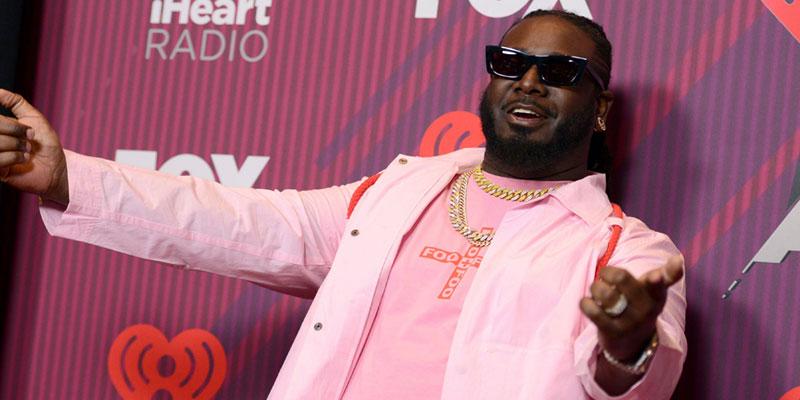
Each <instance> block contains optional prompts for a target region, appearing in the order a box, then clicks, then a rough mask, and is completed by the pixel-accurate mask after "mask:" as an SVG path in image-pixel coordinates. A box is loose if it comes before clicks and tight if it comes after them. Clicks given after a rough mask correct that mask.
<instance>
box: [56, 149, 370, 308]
mask: <svg viewBox="0 0 800 400" xmlns="http://www.w3.org/2000/svg"><path fill="white" fill-rule="evenodd" d="M65 153H66V157H67V171H68V179H69V195H70V202H69V205H68V206H67V207H66V208H65V207H63V206H61V205H58V204H54V203H50V202H43V203H42V204H41V206H40V213H41V216H42V220H43V221H44V224H45V227H46V228H47V231H48V232H49V233H50V234H51V235H54V236H59V237H64V238H68V239H73V240H78V241H82V242H86V243H90V244H94V245H97V246H101V247H105V248H108V249H111V250H116V251H119V252H122V253H125V254H130V255H134V256H137V257H141V258H146V259H150V260H154V261H160V262H165V263H169V264H175V265H178V266H182V267H184V268H186V269H193V270H200V271H206V272H211V273H215V274H219V275H224V276H228V277H234V278H241V279H245V280H248V281H251V282H254V283H257V284H259V285H262V286H266V287H268V288H271V289H274V290H278V291H281V292H284V293H288V294H292V295H298V296H303V297H311V296H313V294H314V293H315V292H316V290H317V288H318V287H319V285H320V284H321V282H322V280H323V279H324V277H325V275H326V274H327V272H328V270H329V269H330V265H331V263H332V262H333V258H334V255H335V253H336V250H337V248H338V244H339V241H340V239H341V236H342V232H343V230H344V225H345V222H346V212H347V205H348V202H349V201H350V197H351V195H352V193H353V191H354V190H355V189H356V187H357V186H358V184H359V183H358V182H356V183H352V184H349V185H345V186H335V187H331V188H327V189H320V190H309V191H296V190H284V191H276V190H261V189H249V188H227V187H224V186H222V185H220V184H218V183H216V182H212V181H207V180H202V179H198V178H193V177H189V176H172V175H167V174H163V173H159V172H155V171H149V170H144V169H139V168H134V167H128V166H123V165H120V164H117V163H115V162H112V161H108V160H103V159H99V158H94V157H88V156H84V155H80V154H77V153H74V152H70V151H66V152H65Z"/></svg>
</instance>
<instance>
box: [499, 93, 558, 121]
mask: <svg viewBox="0 0 800 400" xmlns="http://www.w3.org/2000/svg"><path fill="white" fill-rule="evenodd" d="M514 106H525V107H530V108H533V109H536V110H537V111H539V112H541V113H542V114H544V115H545V116H547V117H551V118H552V117H555V112H554V111H553V110H552V109H550V107H548V106H546V105H544V104H542V103H541V102H539V101H536V100H535V99H534V97H533V96H531V95H527V94H526V95H523V96H522V97H520V98H517V99H514V100H511V101H509V102H508V103H506V104H505V107H504V109H505V110H509V109H510V108H511V107H514Z"/></svg>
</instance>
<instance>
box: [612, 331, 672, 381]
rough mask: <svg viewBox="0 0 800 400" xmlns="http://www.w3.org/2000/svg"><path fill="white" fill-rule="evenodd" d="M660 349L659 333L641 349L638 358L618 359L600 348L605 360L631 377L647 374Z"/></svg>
mask: <svg viewBox="0 0 800 400" xmlns="http://www.w3.org/2000/svg"><path fill="white" fill-rule="evenodd" d="M657 349H658V333H657V332H656V333H654V334H653V335H652V337H651V338H650V340H649V341H648V342H647V345H646V346H645V347H644V348H643V349H641V350H640V351H639V352H638V353H637V354H636V356H634V357H630V358H626V359H618V358H617V357H614V355H612V354H611V353H610V352H609V351H608V350H606V349H603V348H600V352H601V354H602V356H603V358H605V360H606V361H607V362H608V363H609V364H611V365H612V366H613V367H615V368H616V369H618V370H620V371H622V372H625V373H627V374H629V375H634V376H640V375H644V373H645V372H647V367H648V366H649V365H650V362H651V361H652V359H653V357H654V356H655V352H656V350H657Z"/></svg>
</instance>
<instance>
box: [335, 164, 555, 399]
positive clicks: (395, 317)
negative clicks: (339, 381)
mask: <svg viewBox="0 0 800 400" xmlns="http://www.w3.org/2000/svg"><path fill="white" fill-rule="evenodd" d="M484 175H485V176H486V177H487V178H489V180H490V181H492V182H494V183H496V184H498V185H500V186H502V187H505V188H509V189H541V188H547V187H551V186H554V185H560V184H564V183H565V182H552V181H529V180H520V179H511V178H503V177H499V176H495V175H491V174H488V173H486V172H484ZM457 178H458V175H456V178H455V179H457ZM455 179H454V180H453V182H451V183H450V185H449V186H448V188H447V189H446V190H444V191H442V192H441V193H439V195H438V196H437V197H436V199H435V200H434V201H433V202H431V204H430V206H428V208H427V209H426V210H425V212H424V213H423V214H422V216H421V217H420V219H419V220H418V221H417V223H416V225H415V226H414V228H413V229H412V230H411V232H410V233H409V234H408V236H407V237H406V238H405V240H404V241H403V243H402V244H401V246H400V249H399V252H398V255H397V258H396V260H395V263H394V266H393V267H392V271H391V273H390V275H389V280H388V282H387V284H386V290H385V292H384V295H383V298H382V299H381V302H380V304H379V306H378V310H377V314H376V317H375V320H374V322H373V324H372V326H371V328H370V330H369V333H368V336H367V339H366V342H365V344H364V348H363V350H362V352H361V355H360V356H359V359H358V362H357V363H356V367H355V370H354V371H353V375H352V377H351V379H350V381H349V383H348V385H347V389H346V391H345V394H344V398H345V399H347V400H367V399H387V400H388V399H404V400H405V399H439V398H440V397H441V391H442V383H443V380H444V372H445V366H446V365H447V358H448V355H449V352H450V344H451V342H452V339H453V333H454V332H455V328H456V322H457V321H458V317H459V314H460V313H461V306H462V305H463V303H464V298H465V296H466V294H467V291H468V290H469V287H470V284H471V283H472V279H473V277H474V276H475V271H476V269H477V268H480V264H481V260H482V258H483V254H484V253H485V251H486V247H483V248H480V247H477V246H473V245H471V244H470V243H469V242H468V241H467V239H466V238H464V236H462V235H461V234H459V233H458V232H456V231H455V229H453V227H452V226H451V224H450V219H449V217H448V198H449V196H450V188H451V187H452V185H453V183H454V182H455ZM520 204H522V203H520V202H512V201H508V200H503V199H499V198H497V197H493V196H490V195H489V194H487V193H485V192H484V191H483V190H481V189H480V187H478V185H477V184H476V183H475V180H474V178H471V179H470V180H469V185H468V186H467V200H466V212H467V221H468V223H469V226H470V227H471V228H472V229H473V230H478V229H486V230H494V229H496V227H497V226H498V225H499V224H500V221H501V219H502V218H503V215H504V214H505V213H506V211H508V210H509V209H511V208H513V207H515V206H517V205H520Z"/></svg>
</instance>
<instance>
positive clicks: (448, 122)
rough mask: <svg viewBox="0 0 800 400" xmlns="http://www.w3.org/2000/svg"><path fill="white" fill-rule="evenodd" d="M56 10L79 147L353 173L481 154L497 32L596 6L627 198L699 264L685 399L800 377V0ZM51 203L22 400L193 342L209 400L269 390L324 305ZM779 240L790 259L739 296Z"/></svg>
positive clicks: (22, 232) (692, 286) (36, 69)
mask: <svg viewBox="0 0 800 400" xmlns="http://www.w3.org/2000/svg"><path fill="white" fill-rule="evenodd" d="M42 3H43V6H42V7H41V10H40V15H39V16H38V17H37V22H36V26H35V28H34V29H33V33H32V34H31V33H30V31H31V30H30V29H29V37H27V38H26V37H23V38H22V39H21V44H22V46H24V47H27V48H28V50H29V51H33V53H34V54H35V57H34V58H33V59H32V60H30V63H29V65H28V66H27V68H29V70H28V71H26V73H27V74H30V75H33V76H34V77H35V79H33V83H34V88H33V93H32V101H33V102H34V103H35V105H36V106H37V107H39V108H40V109H41V110H42V111H43V112H44V113H45V114H46V115H47V116H48V117H49V118H50V121H51V122H52V123H53V125H54V127H55V128H56V129H57V130H58V131H59V133H60V134H61V138H62V140H63V142H64V145H65V146H66V147H67V148H69V149H72V150H75V151H78V152H81V153H85V154H90V155H95V156H100V157H105V158H110V159H115V158H116V159H118V160H119V161H122V162H127V163H132V164H137V165H140V166H144V167H148V168H155V169H161V170H163V171H167V172H172V173H178V174H180V173H184V174H186V173H189V174H194V175H198V176H203V177H206V178H209V179H216V180H220V181H222V183H224V184H228V185H240V186H251V185H252V186H255V187H261V188H317V187H323V186H327V185H333V184H339V183H343V182H349V181H353V180H356V179H358V178H360V177H362V176H364V175H370V174H372V173H375V172H377V171H379V170H380V169H382V167H383V166H384V165H385V164H387V163H388V162H389V161H390V160H391V159H392V158H393V157H394V156H395V154H397V153H406V154H435V153H442V152H447V151H450V150H453V149H455V148H457V147H461V146H475V145H480V144H481V142H482V141H481V136H480V133H479V129H480V127H479V125H478V124H477V123H476V121H477V120H476V117H475V116H474V113H476V111H477V105H478V99H479V96H480V93H481V91H482V89H483V88H484V86H485V85H486V83H487V80H488V78H487V75H486V73H485V72H484V66H483V65H484V64H483V46H484V45H485V44H490V43H497V42H498V41H499V38H500V36H501V35H502V33H503V32H504V30H505V29H506V28H507V27H508V26H509V24H511V23H512V21H514V20H515V19H517V18H519V17H521V16H522V15H523V14H524V13H525V12H526V11H527V10H529V9H532V8H538V7H544V8H551V7H554V6H555V7H559V8H560V7H565V8H568V9H571V10H574V11H578V12H580V13H583V14H584V15H590V16H591V17H592V18H593V19H594V20H596V21H598V22H600V23H601V24H603V25H604V26H605V27H606V30H607V33H608V36H609V37H610V39H611V41H612V43H613V44H614V72H613V79H612V84H611V88H612V90H613V91H614V92H615V93H616V101H615V104H614V108H613V110H612V117H611V129H610V132H609V136H610V138H611V142H612V149H613V152H614V153H615V160H616V161H615V170H614V172H613V173H612V175H611V182H612V184H611V189H610V191H611V194H612V197H613V199H614V200H615V201H617V202H620V203H621V204H622V205H623V207H624V209H625V211H626V212H627V213H629V214H631V215H634V216H637V217H640V218H641V219H643V220H644V221H646V222H647V223H648V224H649V225H650V226H651V227H653V228H655V229H657V230H660V231H663V232H666V233H667V234H669V235H670V236H671V237H672V238H673V240H674V241H675V242H676V243H677V245H678V247H680V248H681V249H682V250H683V252H684V253H685V255H686V261H687V264H688V271H687V272H688V276H687V289H688V300H689V310H688V321H687V334H688V337H689V345H690V347H689V352H690V353H689V358H688V361H687V364H686V366H685V368H684V376H683V379H682V382H681V385H680V387H679V390H678V394H677V395H676V398H681V399H684V398H698V399H743V400H744V399H748V400H749V399H755V398H758V399H778V398H780V397H781V396H782V395H784V394H786V393H787V392H789V391H790V390H791V389H792V388H794V387H797V386H800V317H798V315H799V313H798V310H800V290H798V289H799V288H800V274H798V271H797V268H798V263H800V258H798V256H797V255H796V254H793V253H789V255H788V256H787V257H786V258H785V260H783V261H782V262H780V261H781V260H780V258H781V257H780V253H781V252H784V253H785V252H786V251H788V250H789V249H791V248H792V247H793V246H794V248H798V241H800V235H797V234H795V235H792V234H791V232H790V231H787V229H788V228H786V226H788V225H786V224H785V225H784V228H782V229H778V227H779V225H780V223H781V222H782V221H783V220H784V218H787V221H789V222H791V221H792V220H791V215H792V214H791V213H790V211H791V210H792V209H793V205H794V203H795V202H794V200H795V198H796V197H797V192H798V191H800V184H798V179H800V178H798V175H800V164H799V163H798V157H800V121H798V114H799V113H798V106H800V104H799V103H800V101H799V100H798V93H800V79H798V78H800V44H799V43H798V42H797V40H796V39H795V38H794V37H793V36H792V33H791V29H795V30H796V31H800V29H797V26H798V25H800V24H798V23H797V21H798V20H800V3H798V2H792V1H786V0H775V1H768V0H765V3H768V4H769V5H770V6H771V7H772V8H773V12H771V11H770V10H768V9H767V8H766V7H765V5H764V4H763V3H762V2H761V1H758V0H729V1H688V0H684V1H677V0H676V1H640V0H572V1H567V0H562V1H555V0H552V1H548V0H533V1H532V2H529V1H527V0H491V1H490V0H407V1H385V2H384V1H368V0H363V1H359V0H340V1H323V0H302V1H299V0H272V1H271V2H269V1H267V2H265V1H256V2H255V4H254V5H255V6H256V7H254V8H253V9H252V10H249V11H246V10H245V11H246V12H243V11H242V10H243V9H242V8H241V7H240V9H239V10H238V12H239V13H240V14H241V19H238V18H239V17H237V15H236V14H232V15H231V16H230V17H226V16H225V15H224V12H223V11H220V10H216V11H215V13H216V14H213V18H209V16H210V15H211V14H207V12H208V11H209V10H210V9H211V8H213V7H212V4H211V2H209V1H203V0H196V1H189V0H184V1H182V2H181V1H178V2H177V3H186V4H187V5H188V4H189V3H207V4H201V5H196V6H194V7H195V8H194V9H190V10H189V11H187V13H186V14H185V15H186V18H185V19H182V18H181V16H180V12H175V13H174V14H172V18H171V20H169V21H167V20H166V19H164V18H161V17H162V16H160V15H158V14H159V13H158V8H159V7H161V6H162V2H161V1H160V0H158V1H145V0H137V1H90V0H43V1H42ZM167 3H172V2H170V1H167ZM228 3H230V4H231V5H232V4H234V3H237V2H230V1H227V2H226V1H217V2H216V4H217V5H218V6H219V7H223V6H225V4H228ZM238 3H247V2H242V1H239V2H238ZM790 3H793V4H790ZM154 10H155V11H154ZM198 10H199V11H198ZM162 11H163V10H162ZM781 21H783V22H781ZM453 111H463V112H460V113H451V112H453ZM793 185H794V187H795V190H794V193H795V195H794V196H793V195H792V193H793ZM36 207H37V201H36V199H35V198H33V197H30V196H28V197H24V198H23V200H22V205H21V210H20V216H19V221H20V222H19V224H18V227H17V236H16V239H17V251H16V259H15V261H14V269H15V272H14V280H13V282H12V283H11V286H12V290H13V293H12V294H11V299H12V301H11V304H10V305H9V307H8V309H9V314H8V315H7V316H6V322H7V323H6V326H5V328H4V329H5V330H6V332H5V335H4V338H5V339H6V340H5V343H3V352H2V371H1V373H2V375H1V376H0V379H2V384H0V398H6V399H12V398H14V399H17V398H30V399H53V398H59V399H101V398H102V399H107V398H119V397H120V396H122V397H124V398H131V396H132V395H131V393H134V392H135V391H136V390H142V387H143V386H147V385H151V386H150V388H151V389H153V390H156V389H159V387H155V388H154V387H152V382H153V381H154V379H155V378H154V376H155V375H153V374H160V375H161V376H169V375H170V374H171V373H172V372H173V371H175V370H176V369H180V368H183V367H186V366H187V365H189V364H186V362H185V361H181V360H179V359H178V358H175V357H177V356H175V357H173V358H169V357H161V356H163V355H166V354H175V351H177V352H183V351H184V350H183V348H181V347H179V346H178V345H177V344H175V342H172V344H170V342H169V340H171V339H173V338H175V337H177V336H179V335H184V336H182V337H183V338H189V339H190V340H189V342H191V343H194V345H196V346H199V347H196V348H195V350H187V351H189V353H191V354H190V355H191V356H192V357H193V358H192V362H191V363H190V364H191V366H193V367H192V368H195V369H194V370H193V372H192V373H193V374H195V375H198V374H200V375H198V376H201V377H202V378H203V380H202V382H201V383H202V384H200V385H197V386H195V387H193V389H195V390H194V391H193V393H192V394H193V395H195V396H197V398H207V397H209V396H212V395H215V396H216V397H217V398H224V399H244V398H263V397H265V396H266V395H267V393H268V391H269V389H270V387H271V385H272V383H273V381H274V379H275V377H276V375H277V372H278V370H279V368H280V366H281V363H282V361H283V358H284V357H285V355H286V352H287V351H288V348H289V345H290V344H291V342H292V340H293V337H294V335H295V334H296V332H297V329H298V326H299V323H300V321H301V320H302V318H303V315H304V313H305V311H306V308H307V306H308V302H307V301H305V300H299V299H295V298H291V297H287V296H283V295H280V294H277V293H274V292H271V291H269V290H266V289H264V288H261V287H258V286H255V285H252V284H249V283H245V282H240V281H235V280H230V279H224V278H219V277H214V276H211V275H207V274H203V273H193V272H182V271H179V270H177V269H174V268H170V267H169V266H167V265H163V264H158V263H153V262H147V261H141V260H138V259H135V258H132V257H128V256H123V255H120V254H117V253H114V252H111V251H106V250H101V249H97V248H94V247H91V246H88V245H83V244H78V243H72V242H69V241H66V240H61V239H56V238H51V237H48V235H47V234H46V232H45V230H44V228H43V225H42V223H41V221H40V219H39V217H38V213H37V209H36ZM796 211H797V213H800V209H798V210H796ZM787 216H789V217H787ZM796 222H797V225H800V217H797V218H796ZM773 233H774V235H773ZM771 236H772V237H773V239H771V242H770V243H771V244H770V245H769V246H766V247H769V249H772V253H770V254H773V256H772V258H771V259H770V260H772V261H773V262H772V263H764V262H759V263H756V264H755V267H754V268H753V270H752V272H751V273H750V274H748V275H747V278H746V279H745V280H744V282H743V283H742V284H741V286H740V287H739V288H738V289H736V291H735V292H734V293H733V295H732V297H731V298H730V299H728V300H725V301H723V300H722V299H721V298H720V295H721V294H722V293H723V291H724V290H725V289H726V288H727V287H728V285H729V283H730V282H731V281H732V280H733V279H735V278H738V277H739V271H740V270H741V269H742V268H743V267H744V266H745V265H747V263H748V262H750V261H751V260H752V259H753V258H754V257H755V256H756V254H757V253H758V252H759V250H760V249H761V248H762V245H764V244H765V243H767V240H768V239H769V238H770V237H771ZM770 246H771V247H770ZM775 249H777V250H775ZM774 254H778V256H775V255H774ZM764 257H766V256H764ZM764 257H761V258H758V257H757V260H761V261H768V260H767V258H769V257H767V258H764ZM775 257H777V261H775ZM143 325H149V327H145V326H143ZM186 331H188V333H186ZM159 334H163V335H164V336H163V337H161V338H159ZM137 340H138V341H140V342H138V343H139V344H143V345H144V346H143V347H140V348H139V349H138V350H136V349H135V344H136V343H137V342H136V341H137ZM215 343H218V344H219V345H220V346H221V348H222V351H219V350H218V349H216V350H215V347H214V346H215ZM114 346H117V347H114ZM120 346H121V347H120ZM148 346H149V347H148ZM175 349H177V350H175ZM187 349H189V347H187ZM148 351H149V352H150V353H148ZM171 351H172V352H173V353H170V352H171ZM147 354H150V355H151V356H152V355H154V354H155V355H156V356H158V357H156V360H157V361H158V362H157V363H155V364H152V363H151V364H147V362H146V360H145V359H146V358H147V357H148V355H147ZM126 357H127V358H126ZM137 357H138V358H137ZM124 360H127V361H124ZM125 362H130V363H132V364H130V365H132V366H133V367H132V369H125V368H124V363H125ZM184 364H185V365H184ZM203 368H205V372H203V371H201V370H202V369H203ZM137 374H143V375H144V376H148V377H149V382H150V383H147V382H145V381H144V380H141V379H139V378H140V377H139V375H137ZM174 376H177V374H175V375H174ZM531 378H532V379H535V377H531ZM175 379H177V378H172V381H170V380H169V379H166V381H167V382H168V383H164V384H163V385H162V386H163V387H160V389H161V391H160V392H158V393H157V395H156V397H158V396H161V397H160V398H166V393H167V392H169V391H170V390H171V389H170V388H173V389H174V388H175V387H177V386H179V384H180V382H177V381H175ZM170 385H173V386H170ZM175 390H177V389H175ZM175 393H177V392H173V394H175ZM791 396H794V397H791ZM788 397H791V398H793V399H796V398H799V397H798V396H797V395H796V394H795V395H792V394H790V395H787V398H788Z"/></svg>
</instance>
